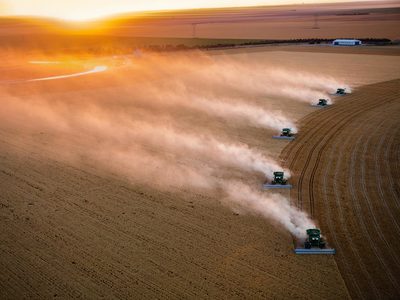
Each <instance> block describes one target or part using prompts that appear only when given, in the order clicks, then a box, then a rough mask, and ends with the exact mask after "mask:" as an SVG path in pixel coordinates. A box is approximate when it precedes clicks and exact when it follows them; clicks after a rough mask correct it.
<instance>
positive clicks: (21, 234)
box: [0, 51, 399, 299]
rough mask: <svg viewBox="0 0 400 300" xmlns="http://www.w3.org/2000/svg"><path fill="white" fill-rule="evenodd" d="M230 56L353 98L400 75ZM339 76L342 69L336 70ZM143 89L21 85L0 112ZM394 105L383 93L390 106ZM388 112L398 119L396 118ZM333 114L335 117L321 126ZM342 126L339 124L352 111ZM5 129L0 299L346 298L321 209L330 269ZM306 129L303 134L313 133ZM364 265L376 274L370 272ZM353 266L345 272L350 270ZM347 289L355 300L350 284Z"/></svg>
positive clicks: (214, 128) (257, 133) (198, 201)
mask: <svg viewBox="0 0 400 300" xmlns="http://www.w3.org/2000/svg"><path fill="white" fill-rule="evenodd" d="M232 57H235V59H238V60H242V61H246V60H247V62H248V63H254V62H257V63H258V62H263V61H264V62H265V61H270V62H271V66H270V67H274V66H277V67H283V68H288V69H289V70H290V69H292V70H302V71H304V72H313V73H314V74H317V75H318V74H320V75H326V74H327V73H329V74H330V75H331V76H332V77H334V78H339V79H343V81H344V82H346V83H347V82H348V83H349V84H350V85H352V86H353V84H355V83H360V82H361V83H365V82H368V83H371V82H378V81H382V80H389V79H393V78H398V74H399V72H398V70H399V65H398V62H397V61H396V57H393V56H377V55H374V56H368V55H360V56H357V55H353V54H340V55H339V54H330V53H304V52H303V53H301V52H297V53H296V54H295V53H294V52H287V51H276V52H269V51H268V52H265V53H250V54H247V55H246V54H241V53H238V54H237V55H236V56H232ZM372 58H373V59H372ZM33 59H34V58H33ZM213 59H215V60H218V59H219V57H218V56H214V57H213ZM24 61H26V60H24ZM343 64H345V65H346V66H347V68H342V67H341V65H343ZM15 65H18V66H20V65H23V63H21V62H16V63H15ZM43 67H44V68H45V69H44V70H47V69H46V68H47V67H46V66H43ZM49 68H50V69H51V67H49ZM372 71H373V72H372ZM21 72H22V71H21ZM45 72H47V71H45ZM120 73H122V76H123V77H127V78H129V79H130V81H129V85H127V86H121V83H120V82H117V81H113V79H112V78H113V77H118V74H119V75H121V74H120ZM21 75H24V74H23V72H22V73H21ZM24 76H25V75H24ZM160 76H161V77H162V74H161V75H160ZM359 77H361V78H359ZM156 79H157V80H159V78H158V77H157V78H156ZM157 82H159V81H157ZM396 84H398V82H396ZM141 87H142V81H141V80H140V74H136V72H135V71H134V70H133V71H132V70H126V69H124V68H121V69H118V68H116V69H113V68H111V69H110V70H109V72H106V73H104V74H96V75H93V76H87V77H83V78H75V79H68V80H66V81H51V82H43V83H35V84H21V85H20V86H18V88H16V87H15V86H3V88H4V91H6V92H7V93H6V92H4V94H3V90H2V91H1V98H0V101H3V102H2V103H3V104H5V103H7V101H10V94H11V95H13V97H20V98H22V99H26V100H27V101H28V100H30V97H38V96H40V98H41V99H48V100H49V101H50V102H53V101H54V102H57V103H60V104H61V103H71V104H73V103H80V101H81V100H80V99H91V100H93V101H96V102H99V103H107V101H106V100H107V99H114V98H113V97H116V95H118V100H119V101H122V102H123V101H124V100H125V101H128V100H129V99H132V95H135V92H137V91H139V90H140V89H141ZM215 88H219V89H224V88H225V89H226V87H215ZM392 88H393V86H392V85H388V86H385V85H383V86H381V85H379V84H378V85H375V86H370V87H367V88H366V89H365V91H364V89H363V88H360V90H357V91H356V92H355V93H354V94H353V95H351V96H348V97H345V98H343V101H338V104H337V107H338V108H339V107H340V106H341V105H345V102H346V103H347V99H350V100H351V99H358V98H362V99H364V96H365V97H367V99H370V98H368V97H372V96H373V95H378V96H379V97H377V98H378V99H380V98H381V96H380V93H381V91H382V92H385V93H387V92H386V91H385V89H389V90H390V89H392ZM222 92H223V93H224V94H226V93H229V91H221V93H222ZM357 95H361V96H357ZM391 95H392V93H390V92H388V94H387V97H389V98H390V97H391ZM357 97H358V98H357ZM246 99H247V98H246ZM385 99H386V96H385ZM344 100H346V101H344ZM248 101H249V102H251V101H255V102H257V103H258V104H259V105H265V107H266V109H269V108H272V109H277V110H285V113H287V115H288V116H290V117H292V118H294V119H298V118H299V117H302V116H304V115H305V114H307V113H309V112H311V111H313V110H315V109H314V108H312V107H310V106H309V105H308V104H307V103H303V102H297V101H293V100H290V99H275V98H271V99H265V97H261V96H260V99H258V98H257V99H252V97H249V99H248ZM360 101H361V100H360ZM368 101H370V100H368ZM385 101H386V100H385ZM112 102H113V101H112ZM116 102H118V101H116ZM82 103H84V102H82ZM110 103H111V102H110ZM351 103H353V102H352V101H351V102H350V101H349V103H348V104H351ZM388 103H389V104H390V103H391V102H388ZM137 104H138V106H137V107H136V106H135V107H134V108H133V110H132V111H129V113H131V114H132V116H135V117H136V118H139V119H140V118H144V116H146V118H150V117H148V116H147V114H143V111H144V108H145V106H144V105H143V104H141V103H140V102H139V101H138V102H137ZM367 104H368V103H367ZM379 104H380V103H379ZM368 105H369V104H368ZM368 105H366V107H367V106H368ZM111 107H112V106H111ZM141 107H142V108H141ZM366 107H362V108H363V109H365V108H366ZM380 107H381V108H382V109H383V108H384V107H385V106H380ZM150 108H151V112H152V114H153V115H154V116H153V118H154V119H150V120H152V121H154V122H155V123H156V122H161V121H159V120H157V119H159V118H162V113H164V114H165V113H169V114H171V116H172V117H174V118H177V119H179V120H180V121H181V122H182V124H181V125H182V126H185V127H191V128H193V127H195V128H194V129H196V130H198V132H199V133H203V134H204V133H213V134H215V135H216V136H218V137H229V138H230V139H233V140H235V141H240V142H243V143H246V144H248V145H249V146H250V147H253V148H256V149H259V150H261V151H265V153H269V152H271V153H272V155H273V156H275V155H276V156H277V155H278V154H279V152H280V151H281V149H282V147H283V145H285V143H281V141H276V140H273V141H271V140H270V139H269V137H270V136H271V135H272V134H273V133H274V132H273V131H272V130H265V129H262V128H255V127H251V126H248V124H235V123H234V122H226V121H224V120H220V119H217V118H210V117H209V116H206V115H204V114H199V113H196V112H193V111H192V112H190V111H189V110H183V109H182V110H175V111H173V110H171V111H168V112H167V111H162V113H161V110H157V107H155V106H154V107H150ZM346 108H348V107H347V106H346ZM350 108H351V107H350ZM387 108H388V111H392V113H394V110H393V108H392V107H391V106H387ZM2 109H4V105H2V106H0V112H2ZM334 109H336V104H335V106H334V107H332V108H329V109H327V110H324V111H320V112H318V113H317V114H325V112H329V111H331V110H334ZM350 111H351V112H353V111H352V110H350ZM77 112H79V111H73V110H71V111H70V113H71V114H73V113H77ZM342 113H343V117H344V116H347V112H346V111H344V112H342ZM311 116H314V114H312V115H311ZM340 116H341V115H339V117H340ZM6 117H8V118H9V119H15V120H13V123H11V124H14V125H15V126H9V124H8V125H7V124H6V122H4V120H3V119H2V120H1V121H0V226H1V228H2V230H1V233H0V240H1V243H0V254H1V255H0V268H1V270H2V272H0V298H50V297H53V296H58V297H62V298H71V297H84V298H99V297H104V298H138V297H139V298H166V297H169V298H189V297H192V298H194V297H196V298H249V299H255V298H264V299H265V298H278V299H279V298H305V297H307V298H332V299H337V298H340V299H342V298H347V297H349V296H348V291H347V288H346V286H345V283H344V281H343V278H342V276H344V277H345V279H346V280H347V276H349V275H348V274H345V273H344V275H341V274H340V273H339V269H338V266H337V262H338V264H339V268H340V269H341V271H343V264H342V263H341V260H340V258H341V257H342V255H343V254H341V253H344V251H343V249H340V248H339V246H338V244H337V243H336V240H335V239H334V238H333V235H332V232H333V231H332V230H328V229H329V228H328V226H327V225H325V224H327V223H325V221H324V220H329V218H328V217H327V216H324V215H319V213H321V214H322V212H323V209H322V208H320V207H316V209H315V217H316V218H317V219H318V220H319V221H320V223H321V226H322V229H323V230H324V232H326V233H327V234H328V239H329V242H330V243H331V244H332V245H334V246H335V247H336V248H337V249H338V256H337V257H338V261H337V262H335V260H334V258H333V257H332V256H313V257H311V256H308V257H307V256H302V257H299V256H295V255H294V254H293V240H292V237H291V235H290V234H289V233H288V232H287V231H286V230H284V229H282V228H280V227H279V226H276V224H273V223H271V221H270V220H266V219H263V218H262V217H260V216H253V215H246V214H242V213H240V214H239V215H238V214H236V213H233V212H232V210H231V209H230V208H228V207H226V206H224V205H222V204H220V200H221V199H220V195H219V194H218V193H214V192H204V191H197V190H193V189H190V188H174V189H171V190H169V191H165V190H162V189H158V188H156V187H154V186H152V185H151V183H148V184H143V183H142V181H140V180H138V181H136V180H128V179H127V178H125V177H124V176H121V175H120V173H113V172H110V171H109V170H108V169H104V168H102V167H101V166H99V165H98V164H96V163H93V162H90V161H89V160H84V161H83V162H80V163H72V162H71V161H69V160H68V159H65V157H61V156H60V155H59V153H57V149H58V150H59V149H60V148H59V147H55V144H54V143H56V141H57V140H56V139H55V137H54V135H56V133H54V132H53V133H52V131H51V128H44V130H39V129H37V127H33V126H31V125H32V124H30V123H29V122H27V121H26V120H25V119H21V117H19V116H6ZM372 117H373V116H371V118H372ZM30 120H31V119H30ZM388 120H390V118H388ZM363 121H364V120H363ZM321 122H322V121H321ZM21 124H23V125H24V126H21ZM193 124H196V126H193ZM368 124H369V123H368ZM371 124H373V123H372V122H371ZM32 127H33V129H32ZM26 128H28V130H25V129H26ZM301 130H302V131H301V132H303V131H304V134H305V135H306V134H307V128H304V129H301ZM52 134H53V136H52ZM266 137H267V138H266ZM63 138H64V139H65V140H66V141H67V144H69V145H73V144H74V136H71V137H70V136H63ZM301 140H302V139H301V136H300V138H299V140H297V141H295V142H294V143H293V144H291V145H294V146H296V143H299V142H300V141H301ZM311 141H312V140H311ZM371 142H372V141H371ZM389 143H391V147H390V148H393V149H394V148H395V147H396V145H398V142H397V143H396V141H389ZM78 146H79V145H76V148H78ZM307 147H308V146H307ZM382 148H385V147H382ZM68 149H72V150H74V149H75V148H74V147H72V146H71V147H69V148H68ZM385 149H386V148H385ZM397 150H398V149H397ZM161 151H162V150H161ZM393 151H396V150H393ZM390 153H391V152H390ZM343 155H345V154H343ZM388 155H389V154H388ZM123 167H124V166H121V168H123ZM385 168H386V167H385ZM294 169H296V167H294ZM384 170H385V169H384V168H382V169H381V171H382V172H383V171H384ZM228 171H229V170H227V173H228ZM242 176H243V177H245V176H247V174H246V175H242ZM248 177H249V178H250V179H249V180H253V181H255V184H257V182H262V180H263V179H264V178H262V176H260V174H258V175H256V174H252V175H251V176H248ZM306 178H307V177H306ZM247 179H248V178H244V180H247ZM389 192H390V191H389ZM305 193H306V192H305ZM384 193H386V191H384ZM371 196H372V194H371ZM388 205H389V204H388ZM304 208H305V209H307V206H306V205H304ZM366 209H368V207H366ZM334 212H335V213H336V211H334ZM368 213H369V212H368V211H366V214H367V215H368ZM332 214H333V212H332ZM388 221H390V220H388ZM335 226H338V225H335ZM382 226H383V225H382ZM349 231H350V230H349ZM350 232H351V231H350ZM384 232H385V234H386V231H384ZM394 234H397V233H396V232H395V233H394ZM374 235H375V233H374ZM385 237H386V236H385ZM361 238H362V237H361ZM361 238H360V239H361ZM347 245H348V243H347ZM362 245H363V246H364V247H365V245H364V244H362ZM342 247H348V246H346V244H344V245H343V246H342ZM385 247H386V246H385ZM346 253H347V252H346ZM388 253H389V252H388ZM368 259H370V260H371V263H372V264H375V262H376V261H377V260H374V259H373V258H368ZM384 259H385V260H386V258H384ZM356 262H357V261H356ZM356 262H349V263H348V264H349V265H350V266H353V265H352V264H353V263H356ZM364 265H367V264H366V263H365V264H364ZM365 268H366V267H365ZM346 270H347V269H344V271H346ZM356 270H357V269H356ZM371 270H375V269H371ZM394 271H395V269H393V270H392V273H394ZM347 273H349V272H347ZM349 274H351V273H349ZM363 274H364V273H363ZM394 274H395V273H394ZM354 276H358V274H357V273H356V274H355V275H354ZM360 276H361V275H360ZM371 276H372V275H371ZM361 278H362V277H361ZM360 280H361V279H360ZM310 282H311V283H312V284H310ZM379 282H380V281H379ZM389 284H390V281H389ZM377 285H378V284H377ZM359 286H360V287H361V290H362V288H364V286H363V285H362V284H361V283H360V284H359ZM378 286H379V285H378ZM382 287H387V288H388V290H389V291H390V286H388V283H382ZM348 288H349V289H350V293H351V294H352V295H353V294H354V293H355V292H354V291H353V285H351V282H350V284H348ZM366 288H368V287H366ZM315 290H318V293H317V294H316V293H315ZM379 293H381V292H380V291H379ZM381 294H382V295H383V296H384V295H385V294H384V293H383V292H382V293H381ZM356 295H357V294H356Z"/></svg>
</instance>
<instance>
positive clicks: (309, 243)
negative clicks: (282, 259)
mask: <svg viewBox="0 0 400 300" xmlns="http://www.w3.org/2000/svg"><path fill="white" fill-rule="evenodd" d="M306 232H307V238H306V240H305V241H304V248H296V249H295V250H294V252H295V253H296V254H335V253H336V250H335V249H329V248H326V242H325V240H324V238H323V237H322V236H321V230H319V229H317V228H312V229H307V231H306Z"/></svg>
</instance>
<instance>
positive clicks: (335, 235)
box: [282, 80, 400, 299]
mask: <svg viewBox="0 0 400 300" xmlns="http://www.w3.org/2000/svg"><path fill="white" fill-rule="evenodd" d="M399 98H400V80H393V81H388V82H384V83H379V84H373V85H369V86H365V87H363V88H362V89H360V90H358V91H356V92H355V93H354V94H352V95H348V96H345V97H343V98H341V100H338V101H337V104H335V105H334V106H332V107H329V108H327V109H323V110H320V111H318V112H315V113H312V114H310V115H308V116H307V117H305V118H304V119H303V120H302V121H301V128H300V132H301V134H300V135H299V137H298V139H296V140H295V141H294V142H293V143H291V144H289V145H288V146H287V147H286V148H285V149H284V151H283V154H282V158H283V159H284V160H285V161H287V165H288V166H289V167H290V169H291V170H292V172H294V174H295V177H294V182H295V186H297V188H296V189H295V191H294V193H293V194H292V195H293V196H294V197H293V201H294V203H295V204H297V206H298V207H300V208H301V209H303V210H306V211H308V212H310V214H311V215H312V216H314V217H315V218H316V219H317V220H319V223H320V226H321V228H322V230H323V232H324V233H325V234H326V236H327V238H328V241H329V242H330V245H331V246H333V247H335V248H336V249H337V255H336V256H335V260H336V262H337V263H338V266H339V269H340V271H341V274H342V276H343V278H344V280H345V282H346V285H347V287H348V290H349V292H350V294H351V296H352V297H353V298H385V299H398V298H399V296H400V292H399V291H400V288H399V287H400V280H399V278H400V277H399V274H400V255H399V253H400V252H399V251H398V249H399V247H400V242H399V241H400V239H399V237H400V227H399V219H400V203H399V195H400V186H399V179H400V173H399V169H398V166H399V164H400V161H399V158H400V157H399V153H400V152H399V145H400V131H399V125H400V124H399V115H400V101H399Z"/></svg>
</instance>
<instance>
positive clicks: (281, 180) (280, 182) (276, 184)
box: [263, 172, 292, 189]
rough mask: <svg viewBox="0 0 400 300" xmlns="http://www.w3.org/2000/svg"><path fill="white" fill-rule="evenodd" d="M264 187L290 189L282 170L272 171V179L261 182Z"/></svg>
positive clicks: (290, 186)
mask: <svg viewBox="0 0 400 300" xmlns="http://www.w3.org/2000/svg"><path fill="white" fill-rule="evenodd" d="M263 188H264V189H291V188H292V185H291V184H288V182H287V179H286V178H285V174H284V173H283V172H274V179H273V180H272V181H271V182H265V183H264V184H263Z"/></svg>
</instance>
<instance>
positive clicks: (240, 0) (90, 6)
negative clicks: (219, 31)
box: [0, 0, 354, 20]
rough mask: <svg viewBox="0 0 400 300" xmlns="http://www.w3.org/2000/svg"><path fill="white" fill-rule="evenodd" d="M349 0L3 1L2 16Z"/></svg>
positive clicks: (78, 16)
mask: <svg viewBox="0 0 400 300" xmlns="http://www.w3.org/2000/svg"><path fill="white" fill-rule="evenodd" d="M350 1H352V0H347V1H346V0H340V1H338V0H319V1H318V0H300V1H293V0H269V1H260V0H191V1H187V0H172V1H168V0H152V1H148V0H64V1H62V0H0V15H39V16H50V17H55V18H62V19H69V20H84V19H91V18H97V17H102V16H107V15H111V14H116V13H123V12H133V11H146V10H164V9H180V8H203V7H233V6H253V5H279V4H290V3H298V4H300V3H315V2H320V3H322V2H325V3H327V2H350ZM353 1H354V0H353Z"/></svg>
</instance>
